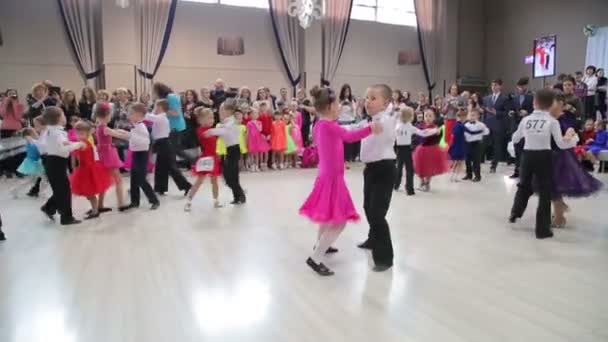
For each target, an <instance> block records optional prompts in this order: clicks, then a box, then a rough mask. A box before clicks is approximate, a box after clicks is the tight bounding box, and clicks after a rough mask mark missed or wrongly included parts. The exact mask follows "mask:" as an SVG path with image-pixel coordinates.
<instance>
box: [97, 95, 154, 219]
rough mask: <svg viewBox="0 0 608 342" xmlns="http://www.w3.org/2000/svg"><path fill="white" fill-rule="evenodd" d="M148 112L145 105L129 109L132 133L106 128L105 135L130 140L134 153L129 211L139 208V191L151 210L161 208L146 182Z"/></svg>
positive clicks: (130, 146)
mask: <svg viewBox="0 0 608 342" xmlns="http://www.w3.org/2000/svg"><path fill="white" fill-rule="evenodd" d="M146 112H147V108H146V105H144V104H143V103H135V104H133V105H131V107H130V109H129V121H130V122H131V124H132V125H133V128H132V129H131V131H125V130H122V129H111V128H108V127H106V128H105V133H106V134H108V135H111V136H113V137H115V138H118V139H122V140H128V141H129V149H130V150H131V151H132V158H133V161H132V165H131V189H130V190H129V192H130V194H131V204H129V206H128V208H127V209H131V208H139V196H140V193H139V189H141V190H143V192H144V194H145V195H146V197H147V198H148V202H150V204H151V207H150V209H151V210H156V209H158V207H159V206H160V202H159V201H158V198H157V197H156V194H155V193H154V190H152V187H151V186H150V183H148V180H146V173H147V166H148V154H149V150H150V133H149V132H148V128H147V127H146V124H145V123H144V118H145V115H146Z"/></svg>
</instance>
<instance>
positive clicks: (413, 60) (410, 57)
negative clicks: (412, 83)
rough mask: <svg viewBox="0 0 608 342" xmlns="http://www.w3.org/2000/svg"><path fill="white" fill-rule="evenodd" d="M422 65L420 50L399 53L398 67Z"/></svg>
mask: <svg viewBox="0 0 608 342" xmlns="http://www.w3.org/2000/svg"><path fill="white" fill-rule="evenodd" d="M420 63H421V60H420V53H419V52H418V49H409V50H402V51H399V55H398V57H397V64H398V65H418V64H420Z"/></svg>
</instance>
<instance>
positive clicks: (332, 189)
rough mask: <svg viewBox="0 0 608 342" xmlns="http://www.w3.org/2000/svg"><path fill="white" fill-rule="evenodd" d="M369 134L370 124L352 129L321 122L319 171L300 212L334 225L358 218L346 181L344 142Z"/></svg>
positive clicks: (317, 133)
mask: <svg viewBox="0 0 608 342" xmlns="http://www.w3.org/2000/svg"><path fill="white" fill-rule="evenodd" d="M370 134H371V128H370V126H367V127H365V128H362V129H358V130H354V131H349V130H346V129H345V128H343V127H341V126H340V125H339V124H338V122H337V121H329V120H319V121H318V123H317V124H316V125H315V127H314V130H313V137H314V141H315V144H316V145H317V146H318V148H319V173H318V174H317V178H316V179H315V184H314V187H313V189H312V192H311V193H310V195H308V198H307V199H306V201H304V204H302V207H300V214H301V215H303V216H306V217H308V218H309V219H310V220H312V221H313V222H316V223H321V224H332V225H339V224H343V223H346V222H347V221H358V220H359V214H358V213H357V210H356V209H355V206H354V204H353V200H352V199H351V197H350V192H349V191H348V188H347V187H346V182H345V181H344V143H352V142H356V141H359V140H361V139H363V138H365V137H366V136H368V135H370Z"/></svg>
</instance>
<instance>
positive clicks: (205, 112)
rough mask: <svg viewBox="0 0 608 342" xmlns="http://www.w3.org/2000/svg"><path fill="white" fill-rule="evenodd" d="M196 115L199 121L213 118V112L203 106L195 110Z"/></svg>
mask: <svg viewBox="0 0 608 342" xmlns="http://www.w3.org/2000/svg"><path fill="white" fill-rule="evenodd" d="M194 115H195V116H196V118H197V119H204V118H206V117H209V116H213V110H211V108H205V107H203V106H200V107H196V108H194Z"/></svg>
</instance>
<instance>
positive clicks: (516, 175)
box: [509, 172, 519, 179]
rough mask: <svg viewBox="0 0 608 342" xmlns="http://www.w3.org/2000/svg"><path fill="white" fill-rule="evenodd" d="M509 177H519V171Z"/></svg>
mask: <svg viewBox="0 0 608 342" xmlns="http://www.w3.org/2000/svg"><path fill="white" fill-rule="evenodd" d="M509 178H511V179H517V178H519V173H517V172H515V173H513V174H512V175H511V176H509Z"/></svg>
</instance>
